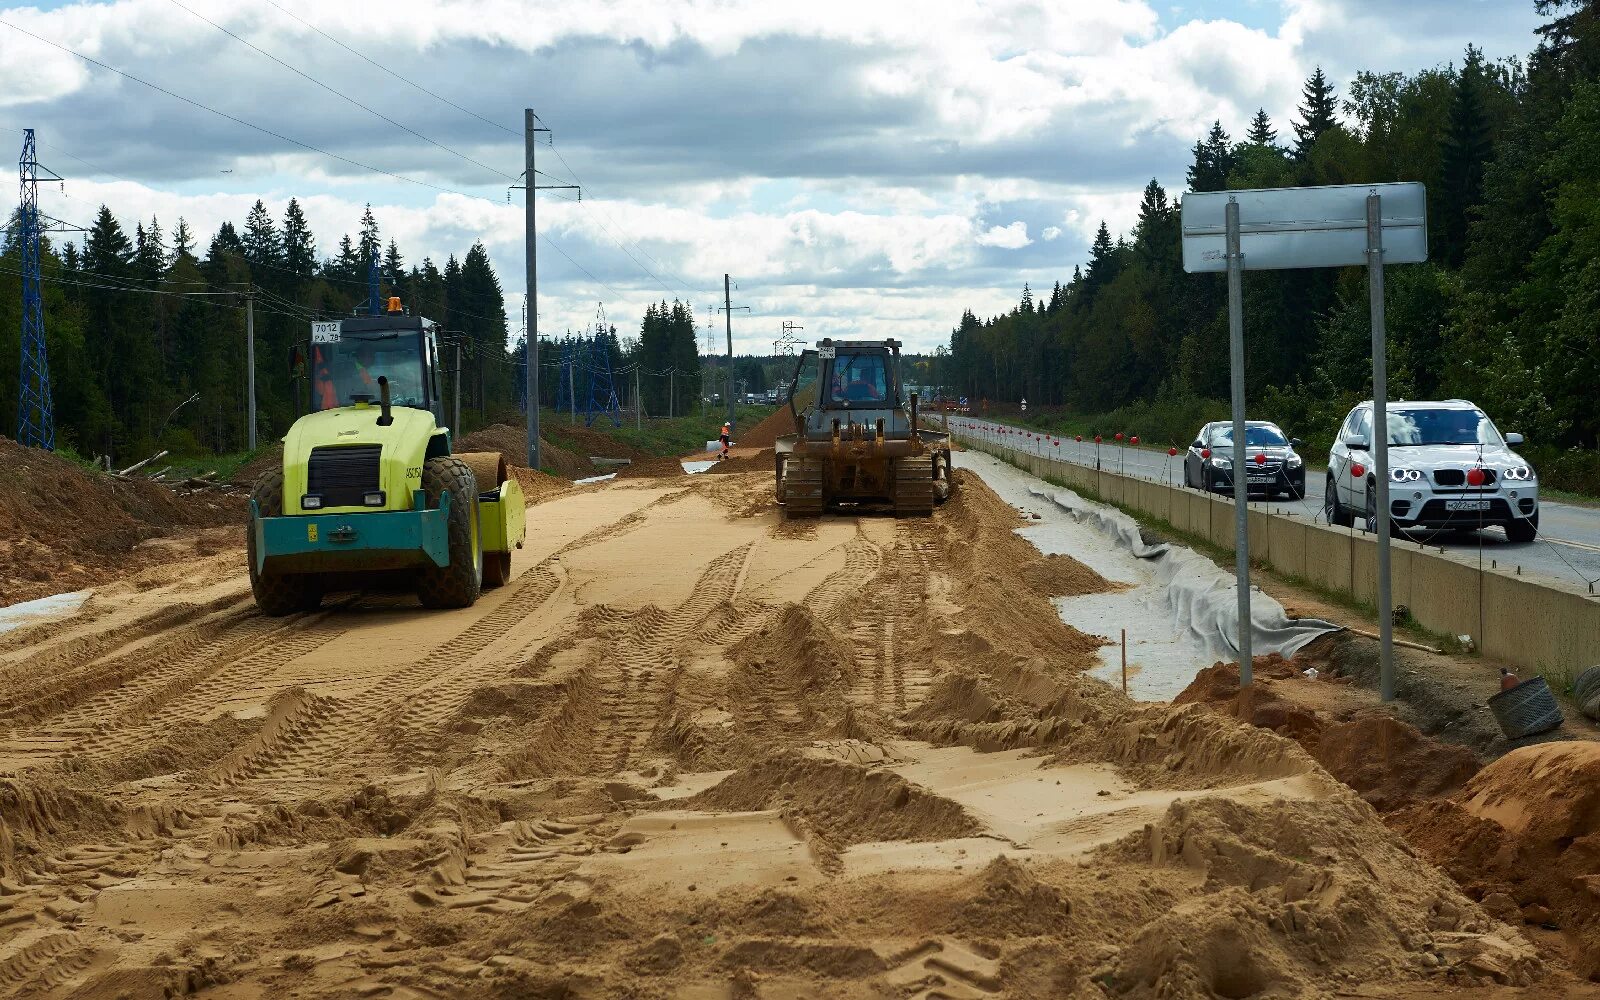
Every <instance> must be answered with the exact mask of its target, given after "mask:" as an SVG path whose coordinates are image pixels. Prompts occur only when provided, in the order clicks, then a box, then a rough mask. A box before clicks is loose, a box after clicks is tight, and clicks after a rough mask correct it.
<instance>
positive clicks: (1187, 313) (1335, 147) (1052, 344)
mask: <svg viewBox="0 0 1600 1000" xmlns="http://www.w3.org/2000/svg"><path fill="white" fill-rule="evenodd" d="M1535 8H1536V10H1537V12H1538V13H1539V14H1540V15H1541V16H1542V17H1543V18H1544V19H1545V20H1544V22H1543V24H1542V26H1541V28H1540V31H1539V35H1540V38H1539V42H1538V45H1537V47H1536V48H1535V50H1534V51H1533V52H1532V53H1531V54H1530V55H1529V56H1528V57H1527V58H1526V60H1522V59H1517V58H1507V59H1501V60H1489V59H1487V58H1486V57H1485V56H1484V54H1483V53H1482V52H1481V51H1480V50H1479V49H1477V48H1473V47H1469V48H1468V49H1467V50H1466V52H1465V53H1464V54H1463V56H1462V58H1461V60H1460V62H1459V64H1457V63H1451V64H1449V65H1445V66H1440V67H1435V68H1432V69H1424V70H1421V71H1418V72H1415V73H1410V74H1402V73H1370V72H1362V73H1359V74H1357V75H1356V77H1355V79H1354V80H1352V81H1350V82H1349V83H1348V84H1347V85H1346V86H1345V87H1344V88H1343V90H1342V92H1341V91H1340V90H1339V89H1338V88H1337V87H1336V86H1335V84H1334V83H1333V81H1331V80H1329V79H1328V78H1327V76H1326V75H1325V74H1324V73H1323V72H1322V71H1321V69H1318V70H1317V71H1316V72H1315V73H1313V74H1312V75H1311V77H1310V79H1308V80H1307V81H1306V83H1305V86H1304V89H1303V92H1302V94H1301V96H1300V101H1299V105H1298V114H1297V115H1296V120H1295V121H1293V122H1292V123H1290V127H1289V128H1287V129H1281V128H1280V127H1279V126H1278V123H1275V122H1273V121H1271V120H1270V119H1269V118H1268V116H1267V115H1266V113H1265V112H1264V111H1260V112H1258V113H1257V114H1256V115H1255V116H1254V118H1253V120H1251V121H1250V122H1249V123H1248V125H1247V126H1246V127H1245V129H1244V132H1243V134H1242V135H1240V136H1238V137H1235V135H1233V134H1231V133H1230V132H1229V130H1228V128H1227V127H1226V126H1225V125H1224V124H1223V123H1222V122H1220V121H1218V122H1216V123H1214V124H1213V125H1212V126H1211V128H1210V130H1209V131H1208V132H1207V133H1206V134H1205V135H1204V136H1202V137H1201V138H1199V139H1198V140H1197V141H1196V142H1195V144H1194V147H1193V150H1192V162H1191V163H1190V164H1189V167H1188V172H1187V177H1186V189H1187V190H1189V191H1219V190H1227V189H1241V188H1276V187H1291V186H1297V185H1315V184H1350V183H1368V182H1382V181H1422V182H1424V183H1425V184H1426V186H1427V191H1428V227H1429V260H1428V262H1427V263H1425V264H1415V265H1405V266H1396V267H1392V268H1389V269H1388V275H1387V283H1386V284H1387V287H1386V295H1385V303H1386V308H1387V312H1388V337H1389V393H1390V396H1391V397H1392V398H1401V399H1403V398H1412V399H1417V398H1440V397H1464V398H1468V399H1472V400H1473V401H1475V402H1476V403H1478V405H1480V406H1482V407H1483V408H1484V409H1485V410H1486V411H1488V412H1489V413H1490V415H1491V416H1492V417H1493V418H1494V419H1495V421H1496V422H1497V423H1498V424H1499V425H1500V426H1501V428H1502V429H1508V430H1519V431H1521V432H1522V433H1524V434H1526V435H1527V436H1528V438H1529V441H1530V443H1533V444H1534V445H1535V446H1536V447H1537V449H1538V450H1539V452H1540V454H1541V455H1542V456H1543V457H1544V460H1546V461H1549V462H1552V463H1555V462H1559V463H1563V464H1565V465H1566V466H1569V467H1570V472H1571V473H1572V475H1569V477H1568V478H1572V477H1573V476H1574V475H1579V474H1581V475H1580V476H1579V477H1580V478H1584V479H1588V478H1596V479H1600V475H1597V474H1596V472H1595V467H1596V463H1595V460H1594V451H1593V449H1594V448H1595V446H1596V444H1597V438H1600V407H1596V406H1595V398H1596V395H1595V388H1594V387H1595V386H1596V385H1597V384H1600V308H1597V307H1600V170H1597V169H1596V166H1595V165H1596V164H1600V10H1597V8H1600V4H1597V3H1596V2H1595V0H1581V2H1578V0H1536V2H1535ZM1180 198H1181V194H1180V195H1173V194H1171V193H1169V192H1167V191H1166V190H1164V189H1163V188H1162V186H1161V185H1160V184H1158V183H1157V182H1156V181H1155V180H1151V181H1150V183H1149V184H1148V185H1147V186H1146V187H1145V189H1144V193H1143V197H1142V200H1141V202H1140V205H1139V212H1138V221H1137V222H1136V224H1135V225H1134V227H1133V230H1132V231H1131V232H1129V233H1126V234H1123V235H1121V236H1118V237H1115V238H1114V237H1113V236H1112V234H1111V233H1110V231H1109V230H1108V228H1107V227H1106V226H1105V224H1104V223H1102V224H1101V226H1100V229H1099V232H1098V234H1097V236H1096V238H1095V240H1094V243H1093V246H1092V248H1091V251H1090V255H1089V260H1088V263H1087V264H1086V265H1083V266H1080V267H1075V268H1074V269H1073V272H1072V275H1071V277H1070V278H1068V279H1067V280H1065V281H1062V282H1057V283H1055V285H1054V286H1053V287H1051V288H1049V289H1033V288H1029V287H1027V286H1026V285H1025V286H1024V287H1023V289H1022V294H1021V299H1020V301H1019V302H1018V303H1017V305H1016V306H1015V307H1014V308H1012V309H1011V310H1010V311H1009V312H1007V313H1005V314H1004V315H1000V316H993V317H989V318H986V319H980V318H979V317H977V316H975V315H973V314H972V312H970V311H968V312H966V313H964V314H963V315H962V317H961V319H960V323H959V325H958V326H956V327H955V328H954V329H953V330H952V332H951V336H950V347H949V350H948V352H946V353H943V354H941V356H940V357H939V359H938V362H939V368H940V373H939V376H938V377H939V379H940V380H941V381H942V382H944V383H946V384H947V385H949V386H951V387H952V388H953V389H954V390H955V391H957V392H959V393H960V394H962V395H966V396H969V397H971V398H972V400H973V402H974V403H975V404H979V405H982V404H983V403H984V402H987V403H988V404H989V405H990V406H991V407H995V408H1006V409H1010V408H1015V407H1016V406H1017V404H1018V403H1019V402H1020V400H1021V399H1023V398H1026V399H1027V400H1028V401H1029V403H1030V407H1031V408H1032V409H1033V410H1035V411H1037V409H1038V407H1037V405H1034V404H1042V405H1045V406H1047V407H1053V408H1058V409H1057V410H1056V412H1057V413H1059V414H1061V415H1064V416H1069V417H1070V418H1072V419H1074V420H1076V421H1078V422H1080V423H1082V422H1083V421H1087V422H1089V423H1095V422H1097V421H1098V422H1099V423H1103V424H1105V426H1106V427H1107V428H1108V429H1110V428H1111V425H1112V423H1133V422H1142V423H1143V424H1144V425H1145V426H1144V427H1143V428H1142V430H1143V432H1144V433H1146V434H1147V436H1149V437H1151V438H1156V437H1157V436H1159V439H1161V440H1163V441H1165V440H1166V438H1168V437H1170V438H1172V439H1173V440H1175V441H1186V440H1187V439H1188V435H1191V434H1192V433H1193V431H1194V430H1195V428H1196V427H1198V423H1199V421H1201V420H1204V419H1215V418H1217V417H1220V416H1224V415H1225V414H1226V412H1227V404H1226V399H1227V395H1228V380H1229V366H1228V331H1227V290H1226V278H1225V276H1224V275H1220V274H1198V275H1190V274H1186V273H1185V272H1184V271H1183V268H1182V259H1181V247H1180V226H1179V204H1180V202H1179V199H1180ZM1244 308H1245V313H1244V315H1245V339H1246V385H1247V394H1248V398H1249V400H1250V401H1251V402H1250V410H1251V414H1250V415H1251V417H1252V418H1257V419H1272V420H1276V421H1278V422H1279V423H1281V424H1283V425H1284V426H1285V428H1292V431H1291V433H1296V434H1299V435H1300V436H1302V437H1306V438H1307V439H1309V440H1312V441H1314V442H1321V443H1324V444H1325V443H1326V442H1327V440H1328V439H1329V438H1330V437H1331V435H1332V433H1333V429H1334V427H1335V426H1336V424H1337V422H1338V421H1339V420H1340V419H1342V418H1343V416H1344V415H1345V413H1346V412H1348V410H1349V408H1350V406H1351V405H1353V404H1354V402H1356V401H1358V400H1360V399H1365V398H1369V397H1370V393H1371V349H1370V327H1369V319H1368V302H1367V281H1366V274H1365V271H1364V270H1362V269H1359V268H1348V269H1342V270H1308V271H1280V272H1266V271H1261V272H1249V273H1247V274H1246V275H1245V280H1244ZM1115 429H1117V430H1125V429H1129V428H1124V427H1121V426H1118V427H1116V428H1115Z"/></svg>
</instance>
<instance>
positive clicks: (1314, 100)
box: [1294, 66, 1339, 160]
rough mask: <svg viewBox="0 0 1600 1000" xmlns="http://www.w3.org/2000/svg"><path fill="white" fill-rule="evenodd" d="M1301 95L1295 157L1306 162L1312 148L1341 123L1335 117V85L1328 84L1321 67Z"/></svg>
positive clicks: (1295, 136)
mask: <svg viewBox="0 0 1600 1000" xmlns="http://www.w3.org/2000/svg"><path fill="white" fill-rule="evenodd" d="M1301 93H1302V97H1303V100H1302V101H1301V104H1300V121H1299V122H1296V123H1295V126H1294V155H1295V157H1296V158H1297V159H1300V160H1304V159H1305V158H1306V157H1308V156H1309V155H1310V154H1311V147H1312V146H1314V145H1316V143H1317V140H1318V139H1320V138H1322V136H1323V135H1324V134H1325V133H1327V132H1329V131H1331V130H1332V129H1334V128H1337V127H1338V125H1339V122H1338V119H1337V118H1336V117H1334V111H1335V108H1336V106H1337V103H1338V102H1337V100H1336V99H1335V97H1334V93H1333V84H1331V83H1329V82H1328V77H1327V76H1326V75H1325V74H1324V73H1323V72H1322V67H1321V66H1318V67H1317V68H1316V71H1315V72H1313V73H1312V74H1311V78H1310V79H1309V80H1307V81H1306V85H1305V89H1304V90H1303V91H1302V92H1301Z"/></svg>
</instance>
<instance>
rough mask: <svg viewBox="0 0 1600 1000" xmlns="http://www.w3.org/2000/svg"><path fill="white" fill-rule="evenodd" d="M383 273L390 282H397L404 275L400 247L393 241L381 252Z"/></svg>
mask: <svg viewBox="0 0 1600 1000" xmlns="http://www.w3.org/2000/svg"><path fill="white" fill-rule="evenodd" d="M383 273H384V275H385V276H386V277H387V278H388V279H389V280H390V281H395V282H398V281H399V280H400V279H401V278H402V277H404V276H405V273H406V262H405V258H403V257H401V256H400V247H399V245H397V244H396V243H395V241H394V240H392V239H391V240H390V241H389V246H388V248H387V249H386V250H384V252H383Z"/></svg>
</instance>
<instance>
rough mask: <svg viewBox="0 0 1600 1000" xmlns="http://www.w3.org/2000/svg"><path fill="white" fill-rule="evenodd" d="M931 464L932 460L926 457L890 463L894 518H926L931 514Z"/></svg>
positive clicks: (901, 459) (932, 484)
mask: <svg viewBox="0 0 1600 1000" xmlns="http://www.w3.org/2000/svg"><path fill="white" fill-rule="evenodd" d="M933 463H934V459H932V458H930V457H926V456H924V457H918V458H897V459H895V460H894V461H893V462H892V463H891V466H890V468H891V470H892V474H893V476H894V513H895V516H896V517H926V516H928V515H929V514H932V513H933V501H934V482H933Z"/></svg>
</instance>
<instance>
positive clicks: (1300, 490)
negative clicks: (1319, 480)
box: [1289, 483, 1306, 500]
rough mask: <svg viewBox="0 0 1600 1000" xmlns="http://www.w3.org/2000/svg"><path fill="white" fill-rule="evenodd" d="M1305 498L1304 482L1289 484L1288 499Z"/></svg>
mask: <svg viewBox="0 0 1600 1000" xmlns="http://www.w3.org/2000/svg"><path fill="white" fill-rule="evenodd" d="M1305 498H1306V484H1305V483H1301V484H1300V485H1299V486H1290V487H1289V499H1290V500H1304V499H1305Z"/></svg>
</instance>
